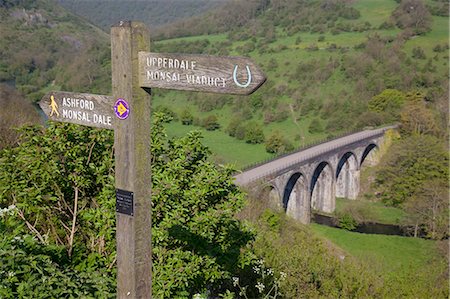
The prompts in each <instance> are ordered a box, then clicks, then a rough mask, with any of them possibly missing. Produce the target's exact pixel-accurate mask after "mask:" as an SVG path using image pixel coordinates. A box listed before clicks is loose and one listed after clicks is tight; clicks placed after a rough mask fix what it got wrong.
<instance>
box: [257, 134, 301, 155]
mask: <svg viewBox="0 0 450 299" xmlns="http://www.w3.org/2000/svg"><path fill="white" fill-rule="evenodd" d="M264 145H265V147H266V151H267V152H268V153H272V154H282V153H286V152H290V151H292V150H293V149H294V146H293V145H292V143H290V142H289V141H288V140H287V139H286V138H285V137H284V136H283V135H282V134H281V132H279V131H275V132H273V133H272V134H271V135H270V136H269V137H268V138H267V139H266V141H265V143H264Z"/></svg>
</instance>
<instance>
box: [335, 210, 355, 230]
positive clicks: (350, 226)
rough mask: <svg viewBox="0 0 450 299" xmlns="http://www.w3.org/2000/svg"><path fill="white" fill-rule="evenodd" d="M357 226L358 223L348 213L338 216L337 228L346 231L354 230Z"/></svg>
mask: <svg viewBox="0 0 450 299" xmlns="http://www.w3.org/2000/svg"><path fill="white" fill-rule="evenodd" d="M357 226H358V222H357V221H356V220H355V219H354V218H353V217H352V215H350V214H348V213H344V214H342V215H340V216H339V227H340V228H343V229H346V230H354V229H356V227H357Z"/></svg>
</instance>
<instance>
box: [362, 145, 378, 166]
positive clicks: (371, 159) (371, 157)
mask: <svg viewBox="0 0 450 299" xmlns="http://www.w3.org/2000/svg"><path fill="white" fill-rule="evenodd" d="M377 151H378V145H376V144H375V143H371V144H369V145H368V146H366V148H365V149H364V152H363V154H362V156H361V163H360V164H359V165H360V166H362V165H363V163H364V162H366V163H365V164H366V165H368V166H374V165H376V164H377V162H378V161H377V159H376V152H377Z"/></svg>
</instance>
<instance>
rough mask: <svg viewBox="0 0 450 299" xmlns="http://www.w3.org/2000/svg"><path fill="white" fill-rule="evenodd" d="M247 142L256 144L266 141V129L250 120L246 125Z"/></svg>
mask: <svg viewBox="0 0 450 299" xmlns="http://www.w3.org/2000/svg"><path fill="white" fill-rule="evenodd" d="M244 139H245V142H247V143H251V144H256V143H262V142H264V131H263V129H262V127H261V125H260V124H258V123H256V122H248V123H247V124H246V125H245V137H244Z"/></svg>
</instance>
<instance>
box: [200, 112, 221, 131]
mask: <svg viewBox="0 0 450 299" xmlns="http://www.w3.org/2000/svg"><path fill="white" fill-rule="evenodd" d="M202 127H204V128H205V129H206V130H208V131H214V130H217V129H218V128H220V124H219V123H218V119H217V116H215V115H208V116H207V117H205V118H204V119H203V120H202Z"/></svg>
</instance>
